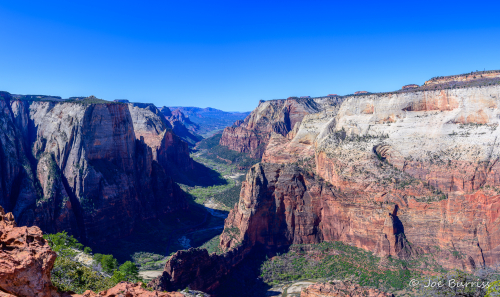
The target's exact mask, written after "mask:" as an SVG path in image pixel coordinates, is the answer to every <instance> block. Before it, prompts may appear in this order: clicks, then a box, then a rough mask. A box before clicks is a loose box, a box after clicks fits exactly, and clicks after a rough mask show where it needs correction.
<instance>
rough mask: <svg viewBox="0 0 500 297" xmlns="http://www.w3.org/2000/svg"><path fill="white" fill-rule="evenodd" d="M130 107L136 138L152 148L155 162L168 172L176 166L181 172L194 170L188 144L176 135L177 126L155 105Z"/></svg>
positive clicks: (139, 104) (134, 104)
mask: <svg viewBox="0 0 500 297" xmlns="http://www.w3.org/2000/svg"><path fill="white" fill-rule="evenodd" d="M128 106H129V110H130V114H131V116H132V120H133V125H134V132H135V136H136V138H137V139H138V140H140V139H143V140H144V142H145V143H146V144H147V145H148V146H149V147H150V148H151V151H152V153H153V160H154V161H157V162H158V163H159V164H160V165H161V166H162V167H163V168H164V169H165V170H166V171H168V167H169V166H175V167H176V168H178V169H180V170H181V171H189V170H192V169H193V160H192V159H191V157H190V156H189V147H188V143H186V142H185V141H184V140H183V139H182V138H181V137H180V136H179V134H176V133H175V130H176V128H175V125H172V124H171V123H169V122H168V121H167V120H166V116H164V114H163V113H162V112H160V110H158V109H157V108H156V107H155V106H154V105H153V104H144V103H130V104H129V105H128ZM165 108H166V109H167V110H168V107H164V109H163V111H165ZM177 125H178V126H179V124H177ZM180 125H181V126H182V124H180ZM172 127H173V129H171V128H172ZM182 127H184V126H182ZM184 129H185V127H184ZM181 135H184V134H181ZM141 137H142V138H141Z"/></svg>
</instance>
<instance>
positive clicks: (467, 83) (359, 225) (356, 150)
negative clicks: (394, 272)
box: [0, 71, 500, 297]
mask: <svg viewBox="0 0 500 297" xmlns="http://www.w3.org/2000/svg"><path fill="white" fill-rule="evenodd" d="M0 96H1V97H2V98H1V100H0V109H1V111H2V112H1V113H0V126H1V128H2V131H4V132H3V133H2V134H1V135H0V160H1V161H0V172H1V176H0V194H1V196H0V205H1V206H3V207H4V208H5V210H6V211H7V212H12V214H8V215H4V213H3V211H2V218H3V222H13V220H14V218H15V220H16V221H17V222H18V223H19V224H20V225H22V226H39V227H40V229H41V231H43V232H48V233H55V232H59V231H62V230H65V231H67V232H68V233H70V234H72V235H74V236H75V237H77V238H78V239H79V240H80V241H82V242H84V243H94V244H98V243H99V241H101V240H103V239H105V240H107V241H109V240H113V239H117V238H123V237H126V236H128V235H130V234H131V233H132V232H133V230H134V228H135V227H136V226H137V224H138V223H140V222H143V221H151V222H154V221H155V220H157V219H159V218H160V217H165V216H167V217H168V216H169V215H172V214H175V213H177V212H180V211H189V210H190V208H191V207H192V206H191V204H190V202H189V197H187V196H188V195H187V194H186V193H185V192H184V191H183V190H181V188H180V187H179V185H178V183H179V182H178V177H179V176H181V175H182V176H188V175H189V176H191V175H192V176H196V175H197V174H198V175H199V174H201V172H202V171H200V170H198V168H199V167H198V166H199V165H197V163H196V162H195V161H194V160H193V159H192V158H191V157H190V144H191V145H192V143H195V142H196V141H197V140H196V133H195V132H196V131H197V128H196V125H198V124H196V123H194V122H191V124H189V123H188V120H189V118H187V117H185V116H184V114H183V113H182V111H181V110H180V109H178V110H174V111H173V112H172V111H171V110H170V109H169V108H168V107H163V108H160V109H158V108H156V107H155V106H154V105H152V104H143V103H120V102H113V103H112V102H97V103H96V100H97V99H96V98H95V97H92V98H90V97H89V98H85V99H79V100H73V101H64V100H60V101H57V100H21V99H19V98H15V97H12V96H11V95H10V94H9V93H6V92H1V93H0ZM91 102H92V103H91ZM499 104H500V77H499V76H498V73H497V72H495V71H493V72H488V73H479V74H477V75H476V74H475V75H472V74H471V75H461V76H450V77H438V78H434V79H431V80H430V81H427V82H425V83H424V84H423V85H422V86H420V87H415V88H403V89H401V90H397V91H394V92H388V93H375V94H373V93H363V94H355V95H348V96H337V95H335V96H327V97H318V98H288V99H279V100H269V101H263V100H261V101H260V102H259V105H258V107H257V108H256V109H255V110H254V111H252V112H251V113H250V114H249V115H248V116H247V117H246V118H245V120H244V121H236V122H235V123H234V124H233V125H232V126H230V127H226V128H225V129H224V131H223V133H222V136H219V137H220V142H219V146H220V147H225V148H227V149H229V150H231V151H234V152H237V153H240V154H243V155H246V156H248V157H250V158H254V159H260V160H261V162H260V163H258V164H255V165H253V166H251V168H250V169H249V170H248V172H247V174H246V178H245V180H244V181H243V182H242V183H241V191H240V194H239V200H238V202H237V203H235V204H234V206H233V207H232V208H231V210H230V211H229V214H228V215H227V218H226V219H225V222H224V230H223V232H222V234H220V236H219V238H218V246H217V253H209V252H208V251H207V250H205V249H201V248H190V249H188V250H179V251H177V252H175V253H173V254H171V257H170V258H169V260H168V261H167V262H166V264H165V267H164V270H163V272H162V273H161V275H160V276H159V277H157V278H156V279H153V280H152V281H151V282H149V284H148V287H149V289H151V290H157V291H177V290H182V289H185V288H190V289H192V290H199V291H203V292H207V293H210V294H213V295H214V296H225V295H224V294H223V293H221V292H222V291H221V288H223V287H224V286H225V285H227V282H228V280H230V276H231V274H232V273H234V271H236V270H237V269H238V267H241V266H242V265H246V264H245V263H248V259H249V258H250V257H252V255H253V254H255V253H261V254H263V255H266V256H267V255H269V256H270V257H274V256H276V252H277V251H288V248H289V247H291V246H301V245H308V244H313V245H319V244H322V243H325V242H330V243H333V242H342V243H343V244H346V245H348V246H350V247H355V248H358V249H360V250H364V251H367V252H369V253H370V254H371V255H373V257H375V258H377V259H379V260H377V261H379V262H377V263H379V264H377V265H379V266H378V268H377V269H380V270H384V269H388V268H387V267H388V266H387V265H386V263H388V262H392V261H396V260H397V261H403V262H401V263H410V262H412V263H418V265H417V266H412V268H411V269H413V270H415V271H418V272H419V273H430V274H432V273H436V272H437V271H447V270H451V269H460V270H463V271H467V272H473V271H475V270H477V269H479V268H485V267H495V266H498V265H500V227H499V226H500V224H499V223H500V167H499V166H500V164H499V163H498V160H499V158H500V149H499V146H498V143H497V142H498V141H500V140H499V136H500V130H498V126H499V125H500V112H499V109H498V105H499ZM184 124H186V125H187V126H186V125H184ZM176 125H178V126H177V127H180V128H175V127H176ZM176 131H177V132H176ZM186 133H187V134H186ZM178 134H180V135H178ZM189 135H193V136H194V137H195V138H190V139H191V140H192V142H190V143H188V142H186V141H185V140H186V137H188V138H189V137H191V136H189ZM214 139H217V141H219V140H218V138H214ZM220 147H219V148H220ZM207 150H209V149H207ZM214 159H215V157H214ZM225 161H227V160H225ZM230 162H231V161H229V163H230ZM252 164H254V163H252ZM246 168H248V167H246ZM174 173H175V174H174ZM179 174H180V175H179ZM202 175H203V174H202ZM197 186H198V185H194V186H193V187H194V188H196V187H197ZM206 218H207V216H205V219H204V220H203V222H202V223H201V224H204V223H205V220H206ZM177 220H178V221H179V218H177ZM158 222H159V220H158ZM1 223H2V222H0V224H1ZM9 224H10V225H12V226H13V225H14V223H9ZM9 228H10V227H9ZM22 228H25V229H23V230H24V231H23V232H25V233H26V232H27V233H26V234H28V233H29V234H28V235H26V236H28V237H29V238H32V237H33V236H34V237H33V238H35V239H36V242H37V244H38V246H36V249H37V250H40V251H42V252H43V253H45V254H47V255H49V256H47V257H48V258H47V259H45V260H43V261H42V262H43V263H47V264H44V265H45V266H43V267H42V268H40V267H37V268H36V269H42V270H43V271H44V272H43V273H44V275H45V276H44V277H42V278H40V279H39V280H38V281H40V282H42V283H43V284H41V285H39V284H37V285H36V286H37V288H38V287H40V288H42V290H46V291H47V290H48V291H47V292H49V291H50V290H51V289H50V280H49V281H48V280H47V279H48V275H49V274H48V272H47V271H50V268H51V267H50V265H51V264H50V263H51V261H53V259H51V258H50V257H52V256H50V253H52V252H51V251H50V250H49V249H47V247H45V246H44V244H43V239H40V238H41V231H40V229H30V228H36V227H22ZM185 228H186V230H191V229H190V228H191V227H189V228H188V227H185ZM211 228H212V229H213V228H217V227H211ZM207 230H209V229H207ZM1 236H2V234H0V237H1ZM30 240H31V239H30ZM26 241H28V240H26ZM170 241H171V240H170ZM170 241H169V243H168V245H169V246H170ZM30 242H31V241H30ZM188 247H189V246H188ZM167 249H168V248H167ZM329 252H330V253H332V254H331V255H338V254H340V253H341V252H339V251H336V250H329ZM335 253H337V254H335ZM36 257H38V256H36ZM40 257H41V256H40ZM43 257H45V256H43ZM49 258H50V259H49ZM165 261H166V260H165ZM245 261H247V262H245ZM37 263H38V262H37ZM52 263H53V262H52ZM398 263H399V262H398ZM384 265H385V266H384ZM412 265H413V264H412ZM404 269H407V267H405V268H404ZM258 278H259V277H258ZM253 279H255V277H253ZM30 282H32V281H31V280H30V281H27V282H26V284H23V285H22V286H33V285H31V284H30ZM4 286H5V285H4ZM127 286H128V287H127ZM0 288H2V287H0ZM123 288H125V289H127V290H130V291H137V292H138V293H137V294H138V296H141V295H140V294H143V293H144V294H148V293H147V292H146V291H143V290H142V288H138V287H133V285H123ZM120 290H122V288H119V289H116V290H115V291H116V292H119V291H120ZM115 291H113V290H111V291H109V294H108V295H110V296H111V295H113V294H115V293H114V292H115ZM47 292H45V293H44V294H49V293H47ZM346 292H347V293H346ZM9 293H10V292H9ZM344 293H345V294H347V295H345V296H358V295H359V294H368V296H391V293H385V292H383V291H381V290H376V289H373V288H366V287H363V286H361V285H357V284H355V283H350V282H343V280H342V282H340V281H337V280H335V281H331V282H330V283H317V284H314V285H311V286H309V287H308V288H305V289H303V290H302V293H301V294H302V295H301V296H304V297H306V296H344V295H339V294H344ZM16 294H18V293H16ZM22 294H25V293H22ZM22 294H21V293H19V294H18V295H22ZM92 294H94V295H92ZM95 294H97V293H89V294H87V295H88V296H101V295H102V294H101V295H95ZM104 294H106V293H104ZM134 294H135V293H134ZM168 294H174V293H168ZM356 294H358V295H356ZM25 295H26V294H25ZM28 295H29V294H28ZM87 295H85V296H87ZM41 296H42V295H41ZM47 296H49V295H47ZM102 296H106V295H102ZM144 296H148V295H144ZM165 296H169V295H165ZM172 296H174V295H172Z"/></svg>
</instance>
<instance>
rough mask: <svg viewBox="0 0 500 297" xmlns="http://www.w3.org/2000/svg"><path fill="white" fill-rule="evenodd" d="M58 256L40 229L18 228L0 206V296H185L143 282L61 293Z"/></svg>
mask: <svg viewBox="0 0 500 297" xmlns="http://www.w3.org/2000/svg"><path fill="white" fill-rule="evenodd" d="M56 257H57V254H56V253H55V252H53V251H52V250H51V248H50V246H49V244H48V242H47V241H46V240H45V239H44V238H43V234H42V231H41V230H40V228H38V227H36V226H33V227H17V225H16V222H15V220H14V215H13V214H12V213H7V214H5V212H4V210H3V208H2V207H1V206H0V296H5V297H8V296H12V297H14V296H16V297H99V296H102V297H105V296H108V297H111V296H123V297H149V296H151V297H153V296H163V297H182V296H186V295H184V294H181V293H178V292H171V293H168V292H163V293H162V292H157V291H148V290H145V289H143V288H142V284H141V283H136V284H132V283H128V282H121V283H119V284H117V285H116V286H115V287H113V288H111V289H108V290H106V291H102V292H100V293H94V292H92V291H90V290H88V291H86V292H85V293H84V294H83V295H78V294H73V293H69V292H58V290H57V288H56V287H54V286H53V285H52V282H51V280H50V272H51V270H52V268H53V267H54V262H55V260H56Z"/></svg>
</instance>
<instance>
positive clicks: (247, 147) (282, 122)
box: [220, 97, 341, 159]
mask: <svg viewBox="0 0 500 297" xmlns="http://www.w3.org/2000/svg"><path fill="white" fill-rule="evenodd" d="M339 102H341V99H340V98H339V97H335V98H330V97H326V98H315V99H311V98H291V99H286V100H270V101H261V102H260V103H259V106H258V107H257V108H256V109H255V110H254V111H252V113H251V114H250V115H249V116H248V117H247V118H246V119H245V121H244V122H243V123H241V124H239V125H235V126H232V127H227V128H225V129H224V132H223V134H222V138H221V140H220V144H221V145H223V146H226V147H228V148H229V149H231V150H234V151H237V152H240V153H247V154H250V156H251V157H252V158H258V159H260V158H261V157H262V154H263V153H264V151H265V149H266V146H267V143H268V142H269V138H270V136H271V133H272V132H274V133H277V134H281V135H282V136H286V135H287V134H288V133H289V132H290V131H292V129H293V128H294V127H295V125H296V124H297V123H300V122H301V121H302V119H303V118H304V116H306V115H308V114H312V113H317V112H319V111H321V110H323V109H325V108H326V107H328V106H334V105H336V104H338V103H339Z"/></svg>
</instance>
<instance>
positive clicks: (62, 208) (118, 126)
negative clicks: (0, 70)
mask: <svg viewBox="0 0 500 297" xmlns="http://www.w3.org/2000/svg"><path fill="white" fill-rule="evenodd" d="M4 95H5V96H4V97H3V100H0V109H1V110H2V113H1V116H0V125H1V126H2V133H0V159H1V160H2V161H0V170H1V173H2V174H1V175H0V185H1V186H0V205H2V206H4V207H5V208H6V210H7V211H12V212H13V214H14V216H15V217H16V220H17V221H18V223H19V224H20V225H28V226H31V225H37V226H39V227H40V228H42V230H44V231H45V232H49V233H56V232H59V231H62V230H66V231H67V232H68V233H70V234H72V235H75V236H76V237H77V238H78V239H80V240H81V241H82V242H87V240H88V241H90V242H95V241H96V240H100V239H105V238H106V239H110V238H116V237H122V236H126V235H128V234H129V233H130V232H131V231H132V229H133V226H134V225H135V223H136V222H137V221H138V220H147V219H151V218H156V217H158V216H159V215H163V214H166V213H169V212H171V211H175V210H177V209H182V208H185V207H187V203H186V201H185V199H184V198H183V195H182V191H181V190H180V189H179V188H178V187H177V186H176V185H175V183H173V181H172V180H171V178H169V177H168V176H167V175H166V174H165V169H164V168H162V166H165V164H163V165H162V164H159V162H157V161H156V160H155V159H154V156H153V151H152V147H155V146H158V145H159V149H158V150H157V151H156V152H157V155H158V152H160V155H161V156H162V158H163V157H165V156H166V159H168V158H170V159H175V160H176V161H177V162H180V163H181V164H182V165H183V166H187V167H189V162H190V160H191V159H190V158H189V155H188V152H187V149H186V148H187V145H186V144H185V143H184V142H182V141H180V140H179V141H177V142H176V141H173V140H174V139H175V137H174V136H172V135H171V134H169V133H171V130H168V129H165V130H164V131H162V132H160V137H157V136H155V133H156V131H153V130H155V129H163V128H164V126H163V124H164V123H163V122H162V121H161V120H158V121H156V124H151V122H152V121H153V120H155V115H154V113H152V112H151V111H150V110H147V108H146V109H143V110H141V109H140V108H139V107H137V109H136V108H135V106H134V108H133V110H134V112H133V113H134V118H135V124H134V120H132V116H131V112H130V110H129V106H128V105H127V104H119V103H118V104H90V105H85V104H80V103H64V102H42V101H39V102H33V101H19V100H12V98H11V97H9V96H10V95H9V94H4ZM141 120H143V121H146V123H142V124H141V123H140V122H141ZM134 125H135V126H137V127H138V129H137V130H138V133H139V134H141V135H140V136H139V137H138V138H139V139H136V135H135V131H134ZM151 127H154V128H155V129H150V128H151ZM167 131H170V132H167ZM162 133H163V134H162ZM165 135H166V136H165ZM141 136H142V137H141ZM155 137H156V138H157V139H156V138H155ZM155 141H156V144H155ZM172 146H180V147H181V148H180V149H178V148H172ZM171 154H174V155H175V156H174V157H172V156H171ZM162 158H158V160H159V161H160V159H162ZM184 161H185V162H184ZM160 163H161V161H160Z"/></svg>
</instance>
